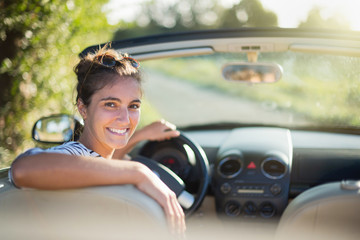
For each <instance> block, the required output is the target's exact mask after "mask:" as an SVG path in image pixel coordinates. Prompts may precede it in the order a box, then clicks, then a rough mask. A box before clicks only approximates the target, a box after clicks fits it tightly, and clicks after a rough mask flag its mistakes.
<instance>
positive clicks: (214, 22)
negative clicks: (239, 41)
mask: <svg viewBox="0 0 360 240" xmlns="http://www.w3.org/2000/svg"><path fill="white" fill-rule="evenodd" d="M142 9H143V10H142V11H141V12H140V13H139V15H138V16H137V19H138V21H137V23H138V24H139V25H138V26H134V23H133V24H131V26H132V27H129V26H127V27H126V28H120V29H118V31H117V32H116V33H115V35H114V40H120V39H124V38H130V37H139V36H146V35H152V34H159V33H169V32H181V31H189V30H203V29H214V28H240V27H275V26H277V25H278V22H277V16H276V14H275V13H273V12H271V11H267V10H266V9H264V8H263V6H262V4H261V2H260V1H259V0H242V1H240V2H239V3H238V4H236V5H234V6H232V7H231V8H225V7H224V6H222V5H221V4H220V1H217V0H208V1H203V0H181V1H169V2H164V1H148V2H145V3H144V4H143V5H142Z"/></svg>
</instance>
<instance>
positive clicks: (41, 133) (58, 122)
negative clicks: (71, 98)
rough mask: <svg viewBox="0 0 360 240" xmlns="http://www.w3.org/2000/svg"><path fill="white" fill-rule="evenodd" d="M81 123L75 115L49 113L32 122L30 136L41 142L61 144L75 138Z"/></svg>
mask: <svg viewBox="0 0 360 240" xmlns="http://www.w3.org/2000/svg"><path fill="white" fill-rule="evenodd" d="M81 126H82V124H81V123H80V121H79V120H77V119H76V118H75V116H71V115H67V114H57V115H50V116H47V117H43V118H40V119H39V120H38V121H36V123H35V124H34V127H33V130H32V138H33V139H34V140H35V141H37V142H41V143H54V144H61V143H64V142H68V141H70V140H77V138H78V134H76V133H77V132H78V129H80V128H81Z"/></svg>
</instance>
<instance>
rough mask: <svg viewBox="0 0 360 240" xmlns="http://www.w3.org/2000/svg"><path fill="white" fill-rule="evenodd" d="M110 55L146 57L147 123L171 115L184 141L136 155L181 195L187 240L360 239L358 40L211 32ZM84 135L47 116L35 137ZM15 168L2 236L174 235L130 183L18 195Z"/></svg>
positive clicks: (1, 208)
mask: <svg viewBox="0 0 360 240" xmlns="http://www.w3.org/2000/svg"><path fill="white" fill-rule="evenodd" d="M111 46H112V48H114V49H116V50H117V51H120V52H126V53H129V54H130V55H131V56H132V57H134V58H136V59H137V60H139V61H140V64H141V69H142V72H143V77H144V80H145V81H144V92H145V95H144V103H145V104H143V106H144V107H143V109H142V123H141V124H143V125H144V124H147V123H150V122H151V121H153V120H157V119H161V118H164V119H166V120H168V121H170V122H172V123H174V124H176V126H177V128H178V129H179V130H180V131H181V133H182V134H181V135H180V137H179V138H176V139H171V140H167V141H162V142H143V143H141V144H139V146H137V147H136V148H135V149H134V150H133V151H132V152H131V156H132V157H133V159H134V161H141V162H143V163H144V164H146V165H148V166H149V167H150V168H152V169H153V170H154V171H156V172H158V173H159V176H160V177H161V178H162V179H163V180H164V182H165V183H167V184H168V185H169V186H170V187H171V188H172V189H173V190H174V191H175V192H176V194H177V196H178V199H179V201H180V203H181V204H182V206H183V207H184V210H185V213H186V217H187V237H188V238H189V239H219V238H227V239H240V238H246V237H248V238H251V239H291V238H292V239H294V238H295V239H297V238H298V239H359V237H360V135H359V134H360V111H359V108H360V70H359V69H360V34H359V33H358V32H348V31H324V30H306V29H303V30H300V29H280V28H273V29H251V28H250V29H236V30H207V31H196V32H182V33H172V34H165V35H154V36H149V37H140V38H135V39H129V40H121V41H114V42H112V44H111ZM98 48H99V45H96V46H91V47H89V48H87V49H85V50H83V51H82V52H81V53H80V56H82V55H84V54H86V53H88V52H92V51H94V50H95V49H98ZM80 126H81V121H79V120H78V119H77V117H76V116H69V115H65V114H56V115H52V116H47V117H44V118H41V119H40V120H39V121H38V122H37V123H35V125H34V129H33V138H34V139H35V140H36V141H39V142H43V143H44V142H45V143H46V142H47V143H61V142H65V141H68V140H70V139H72V138H73V137H75V138H76V134H73V133H74V130H76V129H77V128H78V127H80ZM7 172H8V169H2V170H1V173H0V177H1V178H0V230H1V232H0V236H5V238H4V239H10V238H11V239H13V238H15V239H22V238H26V239H29V238H31V237H32V238H33V239H39V238H44V239H53V238H54V239H68V238H69V239H74V238H75V239H79V238H80V239H81V238H84V239H85V238H86V239H91V238H94V239H99V238H101V239H136V238H140V239H144V238H147V239H148V238H150V239H151V238H154V239H155V238H156V239H159V238H162V237H163V238H164V239H166V238H168V237H169V236H168V235H167V233H166V231H165V229H166V227H165V220H164V215H163V213H162V209H161V208H160V207H159V206H158V205H157V204H156V203H155V202H154V201H152V199H149V198H148V197H147V196H145V195H144V194H142V193H141V192H139V191H137V189H135V188H134V187H132V186H107V187H93V188H86V189H77V190H66V191H65V190H64V191H39V190H34V189H21V190H20V189H16V188H15V187H14V186H12V185H11V184H10V183H9V181H8V178H7V174H8V173H7ZM1 238H2V237H1Z"/></svg>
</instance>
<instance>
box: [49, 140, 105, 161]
mask: <svg viewBox="0 0 360 240" xmlns="http://www.w3.org/2000/svg"><path fill="white" fill-rule="evenodd" d="M47 151H48V152H62V153H65V154H70V155H82V156H93V157H100V155H99V154H98V153H96V152H94V151H93V150H91V149H88V148H87V147H85V146H84V145H83V144H82V143H80V142H75V141H70V142H66V143H64V144H62V145H59V146H55V147H52V148H49V149H48V150H47Z"/></svg>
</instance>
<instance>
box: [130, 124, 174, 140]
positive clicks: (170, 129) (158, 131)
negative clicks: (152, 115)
mask: <svg viewBox="0 0 360 240" xmlns="http://www.w3.org/2000/svg"><path fill="white" fill-rule="evenodd" d="M137 134H139V135H141V136H142V139H143V140H150V141H163V140H167V139H170V138H174V137H178V136H179V135H180V132H179V131H177V130H176V126H175V125H174V124H172V123H169V122H167V121H165V120H164V119H162V120H160V121H156V122H153V123H151V124H149V125H147V126H145V127H143V128H142V129H140V130H139V131H138V132H137Z"/></svg>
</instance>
